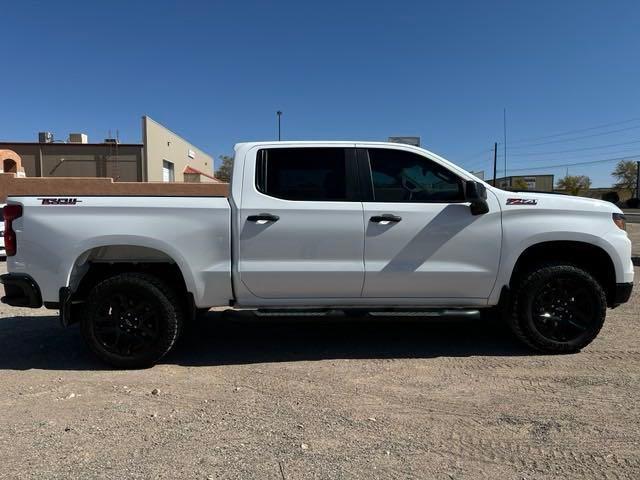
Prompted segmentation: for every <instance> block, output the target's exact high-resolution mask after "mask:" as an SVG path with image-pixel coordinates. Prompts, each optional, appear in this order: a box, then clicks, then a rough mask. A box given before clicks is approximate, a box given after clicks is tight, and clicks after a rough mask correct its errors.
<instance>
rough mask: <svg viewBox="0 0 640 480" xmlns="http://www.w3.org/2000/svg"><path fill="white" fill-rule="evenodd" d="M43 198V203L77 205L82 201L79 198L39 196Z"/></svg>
mask: <svg viewBox="0 0 640 480" xmlns="http://www.w3.org/2000/svg"><path fill="white" fill-rule="evenodd" d="M38 200H42V205H77V204H78V203H82V200H78V199H77V198H38Z"/></svg>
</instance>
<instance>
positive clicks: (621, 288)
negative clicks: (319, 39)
mask: <svg viewBox="0 0 640 480" xmlns="http://www.w3.org/2000/svg"><path fill="white" fill-rule="evenodd" d="M632 290H633V282H629V283H616V289H615V291H614V292H613V302H612V303H613V306H614V307H617V306H618V305H620V304H622V303H626V302H628V301H629V298H630V297H631V291H632Z"/></svg>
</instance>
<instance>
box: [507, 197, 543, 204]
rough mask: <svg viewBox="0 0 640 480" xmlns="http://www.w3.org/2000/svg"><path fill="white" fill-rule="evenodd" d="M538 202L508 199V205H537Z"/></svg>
mask: <svg viewBox="0 0 640 480" xmlns="http://www.w3.org/2000/svg"><path fill="white" fill-rule="evenodd" d="M537 204H538V200H535V199H533V198H507V205H537Z"/></svg>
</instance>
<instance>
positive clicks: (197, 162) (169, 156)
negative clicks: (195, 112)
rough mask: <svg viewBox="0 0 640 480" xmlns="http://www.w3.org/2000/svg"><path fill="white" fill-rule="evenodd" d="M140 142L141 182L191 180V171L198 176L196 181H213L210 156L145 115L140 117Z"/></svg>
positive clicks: (192, 175) (192, 174)
mask: <svg viewBox="0 0 640 480" xmlns="http://www.w3.org/2000/svg"><path fill="white" fill-rule="evenodd" d="M142 142H143V144H144V153H143V155H144V158H143V164H144V168H143V171H144V172H145V178H144V179H143V181H147V182H171V181H176V182H184V181H193V179H195V178H196V177H194V171H195V172H200V173H201V175H200V178H199V180H197V181H202V182H208V181H215V179H213V157H211V156H210V155H208V154H206V153H205V152H203V151H202V150H200V149H199V148H198V147H196V146H195V145H193V144H191V143H189V142H188V141H187V140H185V139H184V138H182V137H181V136H180V135H178V134H176V133H174V132H172V131H171V130H169V129H168V128H166V127H165V126H163V125H161V124H160V123H158V122H156V121H155V120H153V119H152V118H151V117H149V116H147V115H145V116H144V117H142ZM185 170H187V172H186V173H187V177H186V179H185Z"/></svg>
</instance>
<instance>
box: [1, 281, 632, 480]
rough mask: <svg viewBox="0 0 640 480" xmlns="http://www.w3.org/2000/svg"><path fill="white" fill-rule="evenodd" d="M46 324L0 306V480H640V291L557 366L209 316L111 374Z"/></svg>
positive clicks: (454, 345) (405, 323) (70, 336)
mask: <svg viewBox="0 0 640 480" xmlns="http://www.w3.org/2000/svg"><path fill="white" fill-rule="evenodd" d="M639 273H640V269H636V275H638V274H639ZM52 313H55V312H51V311H47V310H30V309H22V310H21V309H11V308H7V307H5V306H2V307H0V316H1V317H3V318H1V319H0V342H1V343H0V458H1V459H2V464H1V468H0V477H2V478H38V479H49V478H112V479H123V478H140V479H142V478H144V479H146V478H165V479H174V478H195V479H198V478H200V479H208V478H229V479H231V478H242V479H250V478H256V479H265V480H267V479H276V480H282V479H287V480H288V479H310V478H311V479H313V478H317V479H339V478H360V479H372V478H397V479H400V478H402V479H404V478H416V479H423V478H436V479H438V478H440V479H479V478H480V479H481V478H487V479H496V478H500V479H503V478H505V479H518V480H520V479H552V478H553V479H556V478H563V479H620V478H629V479H637V478H640V424H639V420H640V417H639V414H640V401H639V400H638V392H639V386H640V348H639V347H638V333H637V332H638V330H639V328H640V314H639V313H640V294H639V293H638V291H637V290H636V291H635V292H634V295H633V298H632V301H631V302H630V303H628V304H626V305H624V306H622V307H620V308H618V309H616V310H613V311H609V315H608V318H607V322H606V324H605V327H604V329H603V331H602V332H601V334H600V336H599V337H598V338H597V339H596V341H595V342H594V343H593V344H592V345H590V346H589V347H588V348H587V349H585V350H584V351H583V352H581V353H579V354H575V355H563V356H545V355H537V354H532V353H531V352H529V351H527V350H525V349H523V348H522V347H521V346H520V345H519V344H518V343H516V342H515V340H513V339H512V337H511V336H510V335H509V334H508V333H506V332H505V331H504V330H503V329H502V328H500V327H498V326H495V325H487V324H483V323H481V322H480V321H479V320H473V319H471V320H469V319H466V320H465V319H460V320H449V321H446V322H445V321H442V320H440V321H438V320H429V319H404V320H403V319H400V318H382V319H373V320H372V319H361V320H346V319H344V318H343V317H336V318H316V319H310V318H296V319H286V318H255V317H253V316H250V315H246V314H234V315H226V316H224V315H222V314H220V313H210V314H209V316H208V318H206V319H205V320H204V321H201V322H199V323H197V324H196V325H193V326H191V328H190V329H189V330H188V331H187V332H186V334H185V338H184V339H183V341H182V342H181V344H180V345H179V347H178V348H177V350H176V351H175V352H173V353H172V354H170V355H169V356H168V357H167V358H166V359H165V360H164V361H163V362H162V364H161V365H158V366H156V367H154V368H151V369H148V370H141V371H113V370H109V369H108V368H105V367H104V366H103V365H102V364H100V363H98V362H97V361H96V360H95V359H94V358H93V356H92V355H91V354H90V353H89V352H88V351H87V349H86V348H85V347H84V345H83V343H82V341H81V339H80V335H79V331H78V328H75V327H72V328H69V329H62V328H61V327H59V325H58V320H57V318H56V317H55V316H54V315H52Z"/></svg>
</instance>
